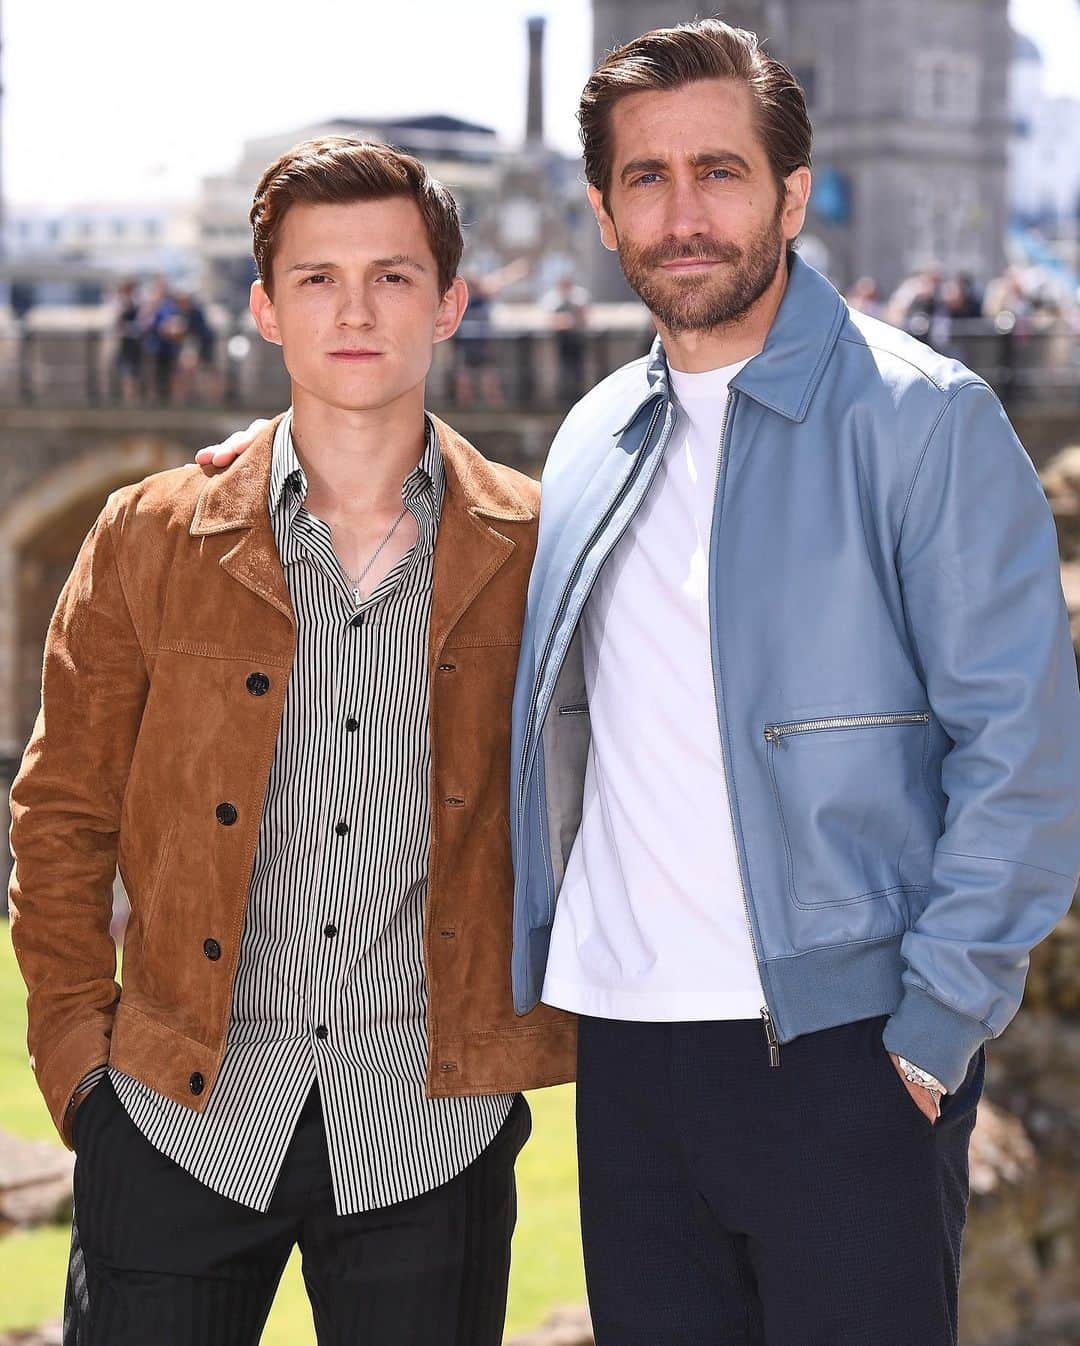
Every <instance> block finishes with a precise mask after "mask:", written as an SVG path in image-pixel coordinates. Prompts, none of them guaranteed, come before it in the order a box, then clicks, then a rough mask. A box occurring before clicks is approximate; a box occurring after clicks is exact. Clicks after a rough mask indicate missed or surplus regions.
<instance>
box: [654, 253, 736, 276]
mask: <svg viewBox="0 0 1080 1346" xmlns="http://www.w3.org/2000/svg"><path fill="white" fill-rule="evenodd" d="M720 265H721V262H720V259H719V258H717V257H680V258H677V259H676V260H675V261H671V262H661V263H660V269H661V271H666V272H667V273H668V275H672V276H694V275H697V274H699V273H700V272H702V271H711V270H712V268H713V267H714V266H720Z"/></svg>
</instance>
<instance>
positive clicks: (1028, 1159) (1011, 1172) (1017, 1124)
mask: <svg viewBox="0 0 1080 1346" xmlns="http://www.w3.org/2000/svg"><path fill="white" fill-rule="evenodd" d="M1065 934H1066V941H1067V940H1068V937H1069V935H1068V932H1065ZM1035 998H1036V1000H1038V999H1040V997H1039V996H1038V995H1036V997H1035ZM987 1052H988V1059H989V1069H988V1075H987V1099H986V1100H985V1101H984V1102H983V1104H982V1106H981V1107H980V1109H979V1123H978V1125H977V1127H976V1133H975V1138H974V1139H973V1141H972V1154H971V1188H972V1196H971V1206H970V1210H969V1213H968V1224H967V1231H966V1233H965V1236H964V1264H963V1275H962V1278H961V1287H960V1323H961V1341H962V1343H963V1344H964V1346H1071V1343H1073V1342H1074V1341H1077V1342H1080V1338H1078V1337H1074V1336H1070V1335H1069V1333H1070V1332H1072V1331H1073V1327H1074V1326H1075V1327H1077V1328H1078V1329H1080V1277H1078V1276H1077V1260H1078V1251H1080V1021H1077V1020H1076V1019H1075V1018H1070V1017H1067V1016H1064V1015H1059V1014H1056V1013H1053V1012H1052V1011H1051V1010H1049V1009H1037V1008H1029V1007H1027V1002H1026V1001H1025V1008H1024V1009H1023V1010H1022V1011H1021V1012H1020V1014H1019V1015H1018V1016H1017V1018H1016V1020H1015V1022H1014V1023H1012V1024H1011V1025H1010V1026H1009V1028H1008V1029H1006V1031H1005V1033H1004V1035H1003V1036H1002V1037H1001V1038H1000V1039H999V1040H998V1041H997V1042H993V1043H991V1044H990V1045H989V1047H988V1049H987Z"/></svg>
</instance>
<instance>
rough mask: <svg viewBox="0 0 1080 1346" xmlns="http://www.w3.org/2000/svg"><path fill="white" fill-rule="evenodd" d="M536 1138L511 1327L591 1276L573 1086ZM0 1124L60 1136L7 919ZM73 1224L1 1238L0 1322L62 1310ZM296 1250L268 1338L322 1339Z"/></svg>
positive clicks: (525, 1173) (309, 1344) (517, 1243)
mask: <svg viewBox="0 0 1080 1346" xmlns="http://www.w3.org/2000/svg"><path fill="white" fill-rule="evenodd" d="M529 1104H530V1106H531V1107H532V1110H533V1133H532V1139H531V1140H530V1141H529V1143H528V1145H526V1147H525V1149H524V1151H523V1152H522V1155H521V1158H520V1159H519V1160H518V1169H517V1172H518V1206H519V1210H518V1228H517V1233H516V1234H515V1236H514V1258H513V1268H512V1270H511V1273H510V1306H509V1310H508V1314H507V1332H508V1334H513V1333H516V1332H524V1331H527V1330H528V1329H529V1328H531V1327H535V1326H536V1325H537V1324H539V1323H540V1322H541V1321H543V1319H544V1318H545V1317H546V1315H547V1314H548V1312H549V1311H550V1310H551V1309H552V1308H554V1307H555V1306H556V1305H558V1304H574V1303H581V1302H583V1301H584V1298H585V1281H584V1274H583V1272H582V1267H581V1240H580V1236H579V1232H578V1216H577V1170H576V1165H575V1161H574V1144H573V1112H574V1093H573V1089H572V1087H571V1086H569V1085H568V1086H566V1087H564V1088H560V1089H543V1090H540V1091H539V1092H538V1093H535V1094H530V1095H529ZM0 1127H2V1128H3V1129H4V1130H5V1131H9V1132H12V1133H14V1134H15V1135H19V1136H29V1137H44V1138H55V1132H54V1130H53V1125H52V1121H51V1120H50V1118H49V1114H48V1112H47V1111H46V1110H45V1104H44V1103H43V1102H42V1101H41V1096H40V1094H39V1093H38V1091H37V1086H36V1084H35V1083H34V1078H33V1076H32V1075H31V1073H30V1067H29V1065H28V1064H27V1059H26V1010H25V996H24V988H23V984H22V980H21V978H20V977H19V974H18V970H17V968H16V967H15V959H14V956H13V954H12V951H11V941H10V939H9V938H8V931H7V924H6V922H0ZM68 1238H69V1231H68V1230H67V1229H58V1228H50V1229H39V1230H34V1231H32V1232H30V1233H25V1234H23V1233H20V1234H12V1235H9V1236H8V1237H7V1238H3V1239H0V1285H2V1286H3V1287H4V1293H3V1295H2V1297H0V1331H4V1330H7V1329H12V1328H19V1327H31V1326H34V1325H36V1324H38V1323H42V1322H46V1321H48V1320H49V1319H55V1318H59V1316H60V1311H61V1307H62V1304H63V1294H64V1274H65V1269H66V1266H67V1252H68ZM314 1341H315V1334H314V1332H313V1330H312V1327H311V1311H310V1309H309V1308H308V1302H307V1297H306V1295H305V1294H304V1287H303V1281H302V1279H301V1276H300V1265H299V1259H298V1257H296V1256H294V1257H293V1259H292V1261H291V1262H290V1263H289V1266H288V1269H287V1271H286V1273H285V1277H284V1279H283V1280H282V1283H281V1288H280V1290H279V1291H278V1296H277V1299H276V1301H275V1303H274V1307H273V1310H272V1312H271V1314H270V1321H269V1322H268V1324H267V1327H266V1331H265V1333H264V1334H263V1342H264V1346H314Z"/></svg>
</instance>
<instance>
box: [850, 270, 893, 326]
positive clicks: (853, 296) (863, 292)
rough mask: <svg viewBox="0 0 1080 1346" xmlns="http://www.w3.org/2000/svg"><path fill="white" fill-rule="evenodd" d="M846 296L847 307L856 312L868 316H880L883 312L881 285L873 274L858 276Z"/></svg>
mask: <svg viewBox="0 0 1080 1346" xmlns="http://www.w3.org/2000/svg"><path fill="white" fill-rule="evenodd" d="M846 297H847V302H848V305H849V307H850V308H853V309H854V310H855V312H856V313H865V314H866V315H867V317H870V318H880V317H881V316H882V315H883V314H884V312H885V305H884V303H883V302H882V298H881V287H880V286H879V285H878V283H877V281H876V280H875V279H874V278H873V276H860V277H859V279H858V280H857V281H856V282H855V284H854V285H853V286H852V287H851V289H850V290H849V291H848V293H847V296H846Z"/></svg>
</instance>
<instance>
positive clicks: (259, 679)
mask: <svg viewBox="0 0 1080 1346" xmlns="http://www.w3.org/2000/svg"><path fill="white" fill-rule="evenodd" d="M247 689H248V691H249V692H250V693H251V695H252V696H265V695H266V693H267V692H268V691H269V690H270V679H269V678H268V677H267V676H266V674H265V673H249V674H248V680H247Z"/></svg>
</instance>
